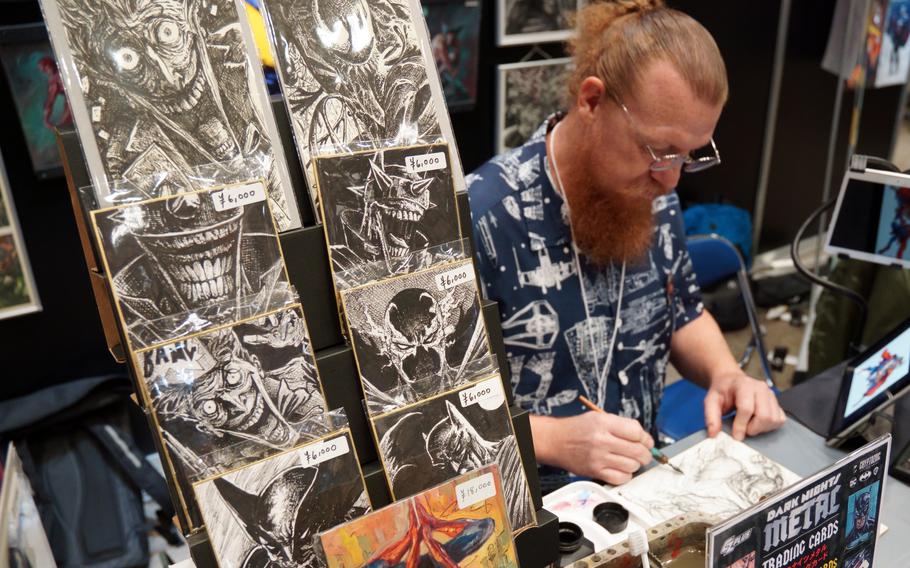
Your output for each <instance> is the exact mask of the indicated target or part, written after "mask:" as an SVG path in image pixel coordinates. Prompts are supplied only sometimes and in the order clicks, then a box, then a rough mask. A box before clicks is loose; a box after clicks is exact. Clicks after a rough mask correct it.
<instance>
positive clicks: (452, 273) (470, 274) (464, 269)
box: [436, 262, 474, 290]
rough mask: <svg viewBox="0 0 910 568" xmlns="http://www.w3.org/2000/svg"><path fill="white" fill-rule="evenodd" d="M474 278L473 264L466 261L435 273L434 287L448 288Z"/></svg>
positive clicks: (438, 288) (439, 288)
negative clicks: (456, 266)
mask: <svg viewBox="0 0 910 568" xmlns="http://www.w3.org/2000/svg"><path fill="white" fill-rule="evenodd" d="M473 279H474V265H473V264H472V263H470V262H466V263H465V264H464V265H463V266H459V267H458V268H453V269H452V270H446V271H445V272H441V273H439V274H437V275H436V289H437V290H448V289H449V288H454V287H455V286H458V285H460V284H464V283H465V282H470V281H471V280H473Z"/></svg>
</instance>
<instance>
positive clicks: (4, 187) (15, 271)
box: [0, 156, 41, 319]
mask: <svg viewBox="0 0 910 568" xmlns="http://www.w3.org/2000/svg"><path fill="white" fill-rule="evenodd" d="M40 310H41V302H40V300H39V299H38V289H37V288H36V287H35V278H34V276H32V268H31V266H30V265H29V262H28V254H27V253H26V251H25V240H24V239H23V237H22V231H21V229H20V228H19V220H18V219H17V217H16V209H15V207H14V205H13V195H12V191H11V190H10V187H9V178H7V177H6V168H5V166H4V164H3V157H2V156H0V319H5V318H11V317H16V316H21V315H24V314H30V313H32V312H37V311H40Z"/></svg>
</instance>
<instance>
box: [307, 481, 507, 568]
mask: <svg viewBox="0 0 910 568" xmlns="http://www.w3.org/2000/svg"><path fill="white" fill-rule="evenodd" d="M319 546H320V548H321V549H322V556H323V558H324V560H325V565H326V566H327V568H380V567H392V566H402V567H404V566H466V567H467V566H476V567H478V568H480V567H489V568H493V567H496V568H513V567H514V568H517V566H518V561H517V559H516V557H515V547H514V545H513V543H512V534H511V531H510V529H509V520H508V513H507V511H506V505H505V501H504V500H503V490H502V482H501V479H500V477H499V468H497V467H496V466H495V465H490V466H486V467H484V468H481V469H478V470H476V471H473V472H471V473H467V474H465V475H461V476H459V477H457V478H455V479H452V480H451V481H448V482H446V483H443V484H442V485H439V486H436V487H434V488H432V489H428V490H426V491H423V492H421V493H419V494H417V495H415V496H414V497H411V498H410V499H403V500H400V501H397V502H395V503H393V504H391V505H389V506H388V507H385V508H383V509H380V510H379V511H375V512H373V513H370V514H368V515H364V516H363V517H359V518H357V519H354V520H353V521H350V522H348V523H346V524H344V525H341V526H339V527H335V528H333V529H331V530H329V531H326V532H324V533H322V534H321V535H319Z"/></svg>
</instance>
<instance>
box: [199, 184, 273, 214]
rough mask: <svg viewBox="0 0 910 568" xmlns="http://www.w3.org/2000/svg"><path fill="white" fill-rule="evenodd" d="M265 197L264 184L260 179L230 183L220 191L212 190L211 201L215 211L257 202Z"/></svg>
mask: <svg viewBox="0 0 910 568" xmlns="http://www.w3.org/2000/svg"><path fill="white" fill-rule="evenodd" d="M265 198H266V193H265V186H264V185H262V182H261V181H257V182H253V183H244V184H239V185H232V186H231V187H226V188H224V189H222V190H221V191H213V192H212V202H213V203H214V204H215V209H216V210H217V211H224V210H225V209H234V208H235V207H243V206H244V205H250V204H252V203H259V202H260V201H265Z"/></svg>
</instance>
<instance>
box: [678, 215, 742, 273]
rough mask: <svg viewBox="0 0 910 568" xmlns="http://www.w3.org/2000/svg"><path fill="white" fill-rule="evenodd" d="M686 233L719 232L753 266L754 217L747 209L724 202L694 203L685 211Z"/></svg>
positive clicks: (703, 233) (706, 233)
mask: <svg viewBox="0 0 910 568" xmlns="http://www.w3.org/2000/svg"><path fill="white" fill-rule="evenodd" d="M683 220H684V222H685V225H686V235H689V236H691V235H709V234H711V233H717V234H718V235H720V236H722V237H724V238H725V239H727V240H728V241H730V242H731V243H733V244H734V245H736V248H738V249H739V252H740V254H742V255H743V260H744V261H745V263H746V268H749V267H750V266H752V217H751V216H750V215H749V212H748V211H746V210H745V209H740V208H739V207H735V206H733V205H726V204H723V203H705V204H701V205H693V206H691V207H689V208H688V209H686V210H685V211H683Z"/></svg>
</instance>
